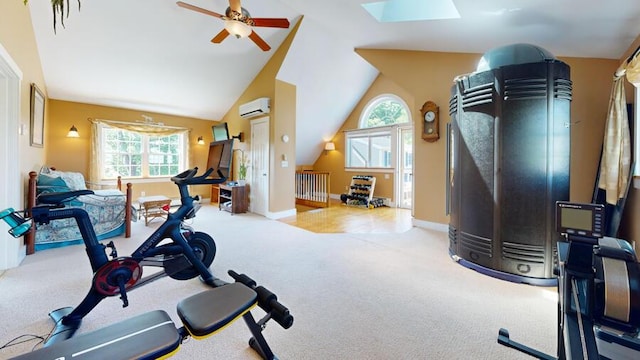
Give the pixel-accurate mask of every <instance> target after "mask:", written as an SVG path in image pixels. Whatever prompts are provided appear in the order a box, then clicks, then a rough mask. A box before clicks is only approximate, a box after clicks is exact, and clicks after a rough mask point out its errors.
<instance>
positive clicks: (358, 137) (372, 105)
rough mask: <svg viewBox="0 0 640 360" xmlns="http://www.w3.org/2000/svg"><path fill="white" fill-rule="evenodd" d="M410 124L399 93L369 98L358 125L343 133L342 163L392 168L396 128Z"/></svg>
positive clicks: (355, 166) (393, 164)
mask: <svg viewBox="0 0 640 360" xmlns="http://www.w3.org/2000/svg"><path fill="white" fill-rule="evenodd" d="M411 124H412V122H411V113H410V111H409V107H408V106H407V104H406V103H405V102H404V101H403V100H402V99H401V98H400V97H398V96H396V95H393V94H384V95H380V96H377V97H375V98H373V99H371V101H369V103H368V104H367V106H365V108H364V110H363V111H362V113H361V114H360V123H359V129H357V130H352V131H348V132H347V134H346V136H345V140H346V144H345V149H346V159H345V160H346V167H347V168H354V169H362V168H366V169H381V170H385V171H388V170H390V169H393V168H395V163H396V153H397V149H396V148H397V145H396V144H397V140H398V139H397V128H398V126H402V125H406V126H411Z"/></svg>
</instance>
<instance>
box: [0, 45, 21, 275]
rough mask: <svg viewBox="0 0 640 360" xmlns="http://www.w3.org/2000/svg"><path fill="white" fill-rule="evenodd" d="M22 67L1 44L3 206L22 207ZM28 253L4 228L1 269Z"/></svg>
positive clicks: (0, 199) (0, 207) (0, 242)
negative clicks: (20, 124) (20, 168)
mask: <svg viewBox="0 0 640 360" xmlns="http://www.w3.org/2000/svg"><path fill="white" fill-rule="evenodd" d="M21 81H22V71H20V68H18V65H16V63H15V62H14V61H13V59H12V58H11V56H9V53H8V52H7V51H6V50H5V48H4V47H3V46H2V44H0V171H2V173H3V176H0V194H2V196H0V210H3V209H6V208H9V207H12V208H20V207H21V206H22V201H21V200H20V195H21V191H16V190H17V189H20V170H19V166H18V164H19V161H20V146H19V142H18V136H17V134H18V127H19V126H18V125H19V122H20V84H21ZM24 256H25V246H24V244H23V239H22V238H18V239H15V238H13V237H12V236H9V234H8V233H7V232H6V231H2V232H0V270H1V269H8V268H11V267H15V266H18V265H19V264H20V262H21V261H22V259H23V258H24Z"/></svg>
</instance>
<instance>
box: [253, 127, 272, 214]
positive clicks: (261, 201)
mask: <svg viewBox="0 0 640 360" xmlns="http://www.w3.org/2000/svg"><path fill="white" fill-rule="evenodd" d="M250 168H251V189H249V194H250V196H249V198H250V200H249V204H250V207H251V212H252V213H255V214H260V215H263V216H265V215H266V214H267V211H268V210H269V118H268V117H264V118H260V119H257V120H253V121H252V122H251V166H250Z"/></svg>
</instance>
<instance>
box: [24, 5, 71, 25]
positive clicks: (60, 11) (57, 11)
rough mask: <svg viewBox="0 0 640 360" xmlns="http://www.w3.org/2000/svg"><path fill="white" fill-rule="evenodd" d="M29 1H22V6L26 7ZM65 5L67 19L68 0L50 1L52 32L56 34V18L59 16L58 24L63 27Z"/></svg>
mask: <svg viewBox="0 0 640 360" xmlns="http://www.w3.org/2000/svg"><path fill="white" fill-rule="evenodd" d="M28 2H29V0H24V4H25V5H27V3H28ZM65 2H66V3H67V17H69V0H51V9H52V10H53V32H54V33H55V32H56V24H57V21H58V16H60V23H61V24H62V27H64V6H65V5H64V3H65ZM78 11H80V0H78Z"/></svg>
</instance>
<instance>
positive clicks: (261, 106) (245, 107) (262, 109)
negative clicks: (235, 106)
mask: <svg viewBox="0 0 640 360" xmlns="http://www.w3.org/2000/svg"><path fill="white" fill-rule="evenodd" d="M270 109H271V108H270V106H269V98H267V97H263V98H258V99H255V100H253V101H249V102H248V103H246V104H242V105H240V117H243V118H250V117H254V116H259V115H264V114H268V113H269V111H270Z"/></svg>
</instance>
